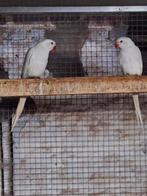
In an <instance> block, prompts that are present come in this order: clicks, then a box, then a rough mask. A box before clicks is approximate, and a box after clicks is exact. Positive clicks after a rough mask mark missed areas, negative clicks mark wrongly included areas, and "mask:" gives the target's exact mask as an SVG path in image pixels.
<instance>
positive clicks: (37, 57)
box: [11, 39, 56, 131]
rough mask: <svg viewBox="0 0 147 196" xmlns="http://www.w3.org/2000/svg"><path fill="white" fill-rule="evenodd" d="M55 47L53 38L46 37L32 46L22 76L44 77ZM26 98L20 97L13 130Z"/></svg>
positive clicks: (13, 119)
mask: <svg viewBox="0 0 147 196" xmlns="http://www.w3.org/2000/svg"><path fill="white" fill-rule="evenodd" d="M55 49H56V43H55V41H53V40H51V39H44V40H43V41H40V42H39V43H37V44H36V45H35V46H33V47H32V48H30V49H29V50H28V52H27V54H26V56H25V59H24V64H23V70H22V75H21V77H22V78H33V77H39V78H40V77H42V75H43V74H44V72H45V69H46V66H47V63H48V57H49V53H50V52H54V51H55ZM26 99H27V98H26V97H21V98H20V99H19V102H18V105H17V109H16V112H15V115H14V117H13V118H12V127H11V131H13V129H14V127H15V125H16V123H17V121H18V119H19V116H20V115H21V113H22V111H23V108H24V105H25V102H26Z"/></svg>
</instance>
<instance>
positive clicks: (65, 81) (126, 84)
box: [0, 76, 147, 97]
mask: <svg viewBox="0 0 147 196" xmlns="http://www.w3.org/2000/svg"><path fill="white" fill-rule="evenodd" d="M143 92H147V77H146V76H125V77H120V76H117V77H112V76H108V77H77V78H50V79H17V80H10V79H7V80H0V96H1V97H11V96H33V95H40V96H42V95H69V94H97V93H143Z"/></svg>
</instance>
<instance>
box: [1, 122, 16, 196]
mask: <svg viewBox="0 0 147 196" xmlns="http://www.w3.org/2000/svg"><path fill="white" fill-rule="evenodd" d="M11 147H12V143H11V132H10V126H9V120H8V121H3V122H2V151H3V183H4V187H3V188H4V190H3V192H4V196H10V195H13V194H12V190H13V176H12V172H13V160H12V149H11Z"/></svg>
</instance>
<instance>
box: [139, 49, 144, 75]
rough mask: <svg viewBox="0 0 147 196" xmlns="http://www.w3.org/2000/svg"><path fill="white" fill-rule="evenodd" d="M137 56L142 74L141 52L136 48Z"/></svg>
mask: <svg viewBox="0 0 147 196" xmlns="http://www.w3.org/2000/svg"><path fill="white" fill-rule="evenodd" d="M138 58H139V67H140V73H141V74H142V71H143V62H142V54H141V51H140V49H139V48H138ZM141 74H140V75H141Z"/></svg>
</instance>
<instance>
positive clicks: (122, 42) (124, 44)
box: [115, 37, 134, 49]
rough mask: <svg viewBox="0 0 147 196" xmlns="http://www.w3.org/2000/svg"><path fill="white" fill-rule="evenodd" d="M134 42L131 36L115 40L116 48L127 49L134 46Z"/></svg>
mask: <svg viewBox="0 0 147 196" xmlns="http://www.w3.org/2000/svg"><path fill="white" fill-rule="evenodd" d="M133 45H134V42H133V41H132V40H131V39H130V38H129V37H120V38H118V39H117V40H116V42H115V48H120V49H125V48H128V47H130V46H133Z"/></svg>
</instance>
